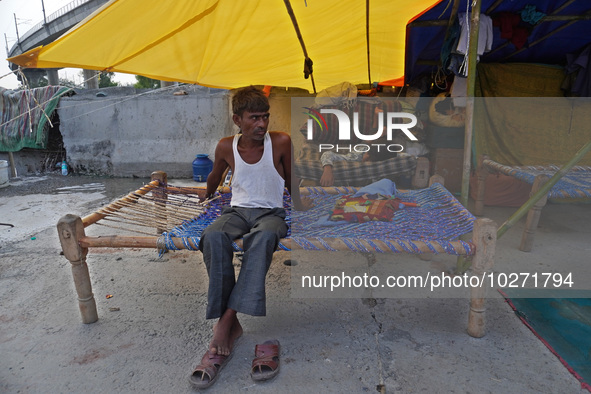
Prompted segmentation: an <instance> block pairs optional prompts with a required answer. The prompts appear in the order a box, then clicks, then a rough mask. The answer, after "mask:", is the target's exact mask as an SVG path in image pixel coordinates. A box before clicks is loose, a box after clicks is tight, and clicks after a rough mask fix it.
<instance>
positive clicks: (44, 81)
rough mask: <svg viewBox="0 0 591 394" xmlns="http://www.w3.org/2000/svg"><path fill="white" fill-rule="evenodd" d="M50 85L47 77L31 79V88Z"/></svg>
mask: <svg viewBox="0 0 591 394" xmlns="http://www.w3.org/2000/svg"><path fill="white" fill-rule="evenodd" d="M48 85H49V81H48V80H47V78H45V77H41V78H39V79H31V80H30V81H29V88H31V89H35V88H41V87H44V86H48ZM21 87H22V86H21Z"/></svg>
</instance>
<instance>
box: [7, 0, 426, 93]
mask: <svg viewBox="0 0 591 394" xmlns="http://www.w3.org/2000/svg"><path fill="white" fill-rule="evenodd" d="M435 3H437V1H436V0H371V1H369V0H368V1H359V0H323V1H317V0H291V1H288V0H285V1H281V0H245V1H240V2H237V1H235V0H198V1H197V0H194V1H193V0H182V1H180V0H179V1H174V2H172V1H161V0H112V1H110V2H109V3H107V4H105V5H104V6H103V7H101V8H100V9H98V10H97V11H96V12H94V13H93V14H91V15H90V16H89V17H88V18H86V19H85V20H84V21H82V22H81V23H80V24H78V25H77V26H75V27H74V28H72V29H71V30H70V31H68V32H67V33H65V34H64V35H63V36H61V37H60V38H59V39H57V40H56V41H54V42H53V43H51V44H49V45H46V46H43V47H38V48H35V49H32V50H30V51H28V52H26V53H24V54H22V55H19V56H16V57H13V58H11V59H9V60H10V61H11V62H13V63H16V64H19V65H20V66H22V67H33V68H61V67H76V68H85V69H93V70H101V71H115V72H123V73H130V74H139V75H144V76H147V77H150V78H154V79H159V80H167V81H178V82H187V83H198V84H200V85H205V86H212V87H220V88H236V87H240V86H244V85H250V84H254V85H273V86H289V87H300V88H303V89H306V90H310V91H311V90H312V82H311V80H310V79H304V59H305V56H304V51H303V48H302V45H301V42H300V41H299V40H298V35H297V34H296V28H295V27H294V23H293V21H292V18H291V16H290V13H289V12H288V8H289V7H291V8H292V9H293V15H294V17H295V21H297V26H298V27H299V30H300V32H301V37H302V41H303V43H304V45H305V48H306V51H307V54H308V57H309V58H310V59H311V60H312V61H313V76H314V81H315V85H316V86H315V87H316V90H321V89H323V88H326V87H329V86H332V85H335V84H337V83H340V82H343V81H349V82H352V83H355V84H360V83H370V82H376V81H377V82H379V81H384V80H390V79H394V78H399V77H401V76H403V74H404V52H405V35H406V25H407V23H408V22H409V21H410V20H411V19H412V18H413V17H415V16H417V15H418V14H419V13H420V12H422V11H424V10H425V9H427V8H428V7H430V6H432V5H434V4H435ZM366 7H368V8H366ZM367 10H368V11H367ZM366 17H367V19H366ZM367 33H368V34H367ZM368 42H369V45H368ZM368 51H369V56H368ZM368 57H369V67H368ZM368 69H369V70H368ZM370 75H371V77H370ZM370 78H371V79H370Z"/></svg>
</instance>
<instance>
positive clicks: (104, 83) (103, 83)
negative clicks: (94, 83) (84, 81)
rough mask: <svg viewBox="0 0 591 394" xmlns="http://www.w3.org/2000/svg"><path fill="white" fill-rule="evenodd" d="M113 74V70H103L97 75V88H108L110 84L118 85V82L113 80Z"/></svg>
mask: <svg viewBox="0 0 591 394" xmlns="http://www.w3.org/2000/svg"><path fill="white" fill-rule="evenodd" d="M114 76H115V73H114V72H106V73H105V72H104V73H101V74H100V76H99V88H108V87H111V86H119V84H118V83H117V82H115V81H113V79H112V78H113V77H114Z"/></svg>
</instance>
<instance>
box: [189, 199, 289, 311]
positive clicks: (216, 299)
mask: <svg viewBox="0 0 591 394" xmlns="http://www.w3.org/2000/svg"><path fill="white" fill-rule="evenodd" d="M286 234H287V224H286V223H285V210H284V209H283V208H241V207H226V208H224V209H223V210H222V214H221V215H220V216H219V217H218V218H217V219H216V220H215V221H214V222H213V223H212V224H211V225H210V226H209V227H207V228H206V229H205V230H204V231H203V234H202V235H201V240H200V242H199V249H200V250H201V252H203V260H204V261H205V267H206V268H207V273H208V275H209V290H208V294H207V313H206V318H207V319H215V318H218V317H221V316H222V314H223V313H224V312H225V311H226V309H228V308H230V309H233V310H235V311H237V312H241V313H246V314H248V315H252V316H265V313H266V300H265V277H266V275H267V271H268V270H269V266H270V265H271V260H272V258H273V252H275V250H276V249H277V245H278V243H279V240H280V239H281V238H283V237H285V235H286ZM241 237H242V239H243V248H244V256H243V257H242V267H241V268H240V274H239V275H238V280H236V278H235V275H234V266H233V265H232V258H233V250H232V241H234V240H235V239H238V238H241Z"/></svg>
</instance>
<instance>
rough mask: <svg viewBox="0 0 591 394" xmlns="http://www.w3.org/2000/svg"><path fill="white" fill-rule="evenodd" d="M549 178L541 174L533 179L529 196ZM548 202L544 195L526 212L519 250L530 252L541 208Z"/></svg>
mask: <svg viewBox="0 0 591 394" xmlns="http://www.w3.org/2000/svg"><path fill="white" fill-rule="evenodd" d="M549 179H550V178H549V177H548V176H547V175H544V174H541V175H538V176H536V178H535V179H534V184H533V185H532V188H531V194H530V196H533V195H534V194H535V193H536V192H537V191H538V190H540V188H541V187H542V186H544V183H546V182H548V180H549ZM547 200H548V195H547V194H546V195H545V196H543V197H542V198H540V199H539V200H538V201H537V202H536V203H535V204H534V206H533V207H531V209H530V210H529V211H528V212H527V219H526V221H525V228H524V229H523V234H522V235H521V245H519V250H521V251H523V252H531V250H532V248H533V246H534V236H535V234H536V228H537V227H538V223H539V221H540V215H541V214H542V208H543V207H544V205H546V201H547Z"/></svg>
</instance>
